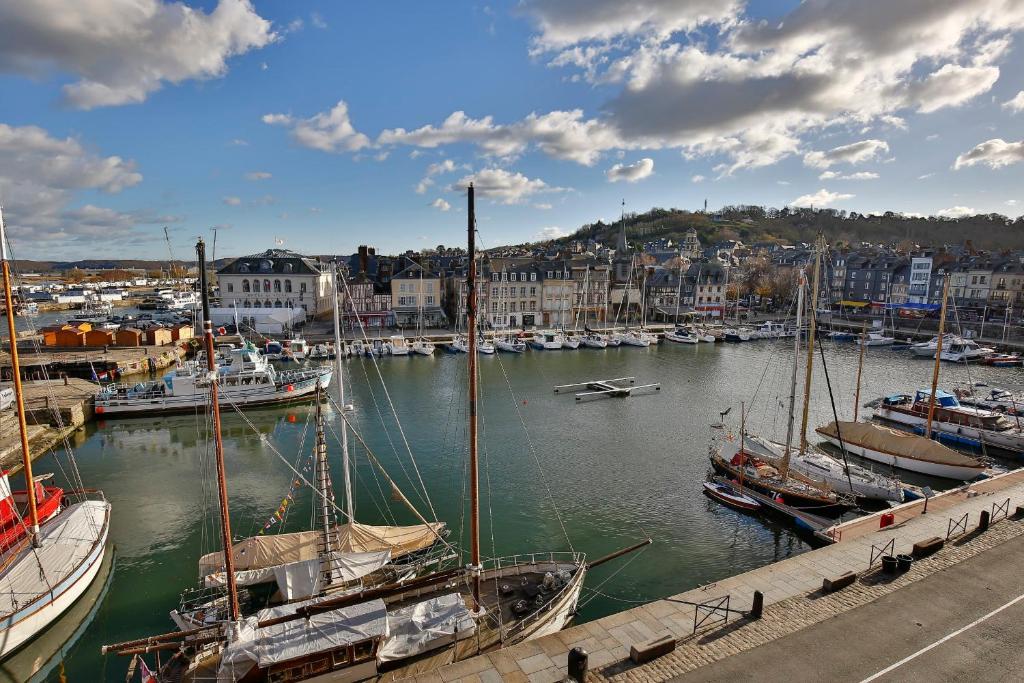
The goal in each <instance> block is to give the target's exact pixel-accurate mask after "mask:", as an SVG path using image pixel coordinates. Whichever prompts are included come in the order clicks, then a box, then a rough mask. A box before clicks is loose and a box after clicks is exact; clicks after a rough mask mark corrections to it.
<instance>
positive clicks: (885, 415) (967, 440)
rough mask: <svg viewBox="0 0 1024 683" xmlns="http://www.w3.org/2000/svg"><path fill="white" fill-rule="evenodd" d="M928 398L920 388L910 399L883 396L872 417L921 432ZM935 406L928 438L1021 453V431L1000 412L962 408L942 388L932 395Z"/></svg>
mask: <svg viewBox="0 0 1024 683" xmlns="http://www.w3.org/2000/svg"><path fill="white" fill-rule="evenodd" d="M931 395H932V394H931V391H930V390H928V389H919V390H918V391H917V392H916V393H915V394H914V395H913V396H910V395H909V394H895V395H892V396H886V397H885V398H883V399H882V400H881V402H880V403H879V405H878V407H877V408H875V413H874V414H875V417H877V418H879V419H881V420H886V421H888V422H894V423H896V424H901V425H903V426H905V427H909V428H911V429H912V430H915V431H917V430H920V431H922V432H923V431H924V430H925V429H926V428H927V427H926V425H927V424H928V414H929V409H930V404H931V403H932V401H931ZM934 406H935V409H934V411H933V414H932V420H931V426H932V430H933V434H932V435H931V436H937V437H938V438H939V439H941V440H943V441H947V442H951V443H958V444H962V445H966V446H971V447H972V448H981V447H983V446H985V447H988V448H992V447H996V448H1002V449H1004V450H1008V451H1013V452H1015V453H1024V430H1022V428H1021V426H1020V425H1018V424H1017V423H1016V422H1015V421H1014V420H1011V419H1009V418H1008V417H1007V416H1006V415H1004V414H1003V413H1000V412H996V411H993V410H986V409H984V408H977V407H973V406H964V405H961V404H960V401H959V400H958V399H957V397H956V396H955V395H953V394H950V393H948V392H945V391H942V390H941V389H939V390H936V392H935V401H934Z"/></svg>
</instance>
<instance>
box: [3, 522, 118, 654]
mask: <svg viewBox="0 0 1024 683" xmlns="http://www.w3.org/2000/svg"><path fill="white" fill-rule="evenodd" d="M104 504H105V505H106V506H107V510H106V514H105V516H104V521H103V526H102V528H101V529H100V530H99V538H98V540H97V541H95V542H94V546H93V548H92V550H91V551H90V552H89V554H88V555H87V556H86V558H85V559H84V561H83V562H82V563H81V564H79V565H78V567H76V568H75V569H74V571H72V572H71V573H70V574H68V575H67V576H65V577H64V578H63V579H62V580H61V581H60V582H58V583H57V584H55V585H54V586H53V587H52V590H51V591H50V592H49V593H46V594H43V595H41V596H39V598H38V599H36V600H33V601H31V602H28V603H27V604H25V606H24V607H22V608H21V609H20V610H18V611H17V612H15V613H14V614H12V615H10V616H8V617H7V618H6V619H4V620H3V621H2V622H0V659H2V658H4V657H6V656H7V655H9V654H10V653H12V652H14V651H15V650H16V649H18V648H19V647H21V646H22V645H24V644H25V643H27V642H28V641H30V640H31V639H32V638H34V637H35V636H36V635H37V634H39V633H40V632H42V631H43V630H45V629H46V628H47V627H48V626H49V625H50V624H51V623H53V622H54V621H55V620H56V619H57V617H59V616H60V615H61V614H63V613H64V611H65V610H67V609H68V608H69V607H71V605H73V604H74V603H75V602H76V601H77V600H78V598H80V597H81V596H82V594H83V593H85V591H86V590H87V589H88V588H89V586H90V585H91V584H92V582H93V580H94V579H95V578H96V575H97V574H98V573H99V571H100V567H101V566H102V565H103V555H104V553H105V552H106V550H107V533H108V531H109V530H110V505H109V504H107V503H104ZM79 505H80V504H79ZM72 507H74V506H72ZM70 511H71V508H68V510H66V511H65V512H64V513H62V514H70ZM58 518H59V517H58ZM54 521H56V520H54ZM21 561H25V562H31V563H34V562H35V561H36V560H35V557H34V556H33V554H32V553H31V552H29V553H27V554H25V555H23V558H22V560H21ZM0 580H2V578H0Z"/></svg>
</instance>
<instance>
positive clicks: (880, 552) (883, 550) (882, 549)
mask: <svg viewBox="0 0 1024 683" xmlns="http://www.w3.org/2000/svg"><path fill="white" fill-rule="evenodd" d="M895 552H896V537H895V536H893V537H892V538H890V539H889V542H888V543H886V544H885V545H881V546H878V545H874V544H872V545H871V559H870V560H868V569H871V567H873V566H874V564H875V562H877V561H878V560H879V559H880V558H882V557H885V556H886V555H893V554H895Z"/></svg>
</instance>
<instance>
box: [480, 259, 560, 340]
mask: <svg viewBox="0 0 1024 683" xmlns="http://www.w3.org/2000/svg"><path fill="white" fill-rule="evenodd" d="M545 263H547V262H545V261H536V260H534V259H532V258H525V257H499V258H492V259H488V260H487V261H486V262H485V264H484V273H483V276H482V277H481V282H480V285H479V286H480V291H479V296H480V301H481V311H482V312H484V314H485V315H484V319H485V320H487V321H488V322H489V323H490V325H491V326H492V327H494V328H495V329H504V328H519V327H522V328H527V327H533V326H536V325H541V324H544V320H543V315H542V306H543V301H544V290H543V287H544V274H545V265H544V264H545Z"/></svg>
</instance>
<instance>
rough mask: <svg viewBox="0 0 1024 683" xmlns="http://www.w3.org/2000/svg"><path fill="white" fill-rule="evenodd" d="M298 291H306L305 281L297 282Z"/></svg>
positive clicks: (303, 292) (301, 292)
mask: <svg viewBox="0 0 1024 683" xmlns="http://www.w3.org/2000/svg"><path fill="white" fill-rule="evenodd" d="M299 293H300V294H305V293H306V283H305V282H300V283H299Z"/></svg>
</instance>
